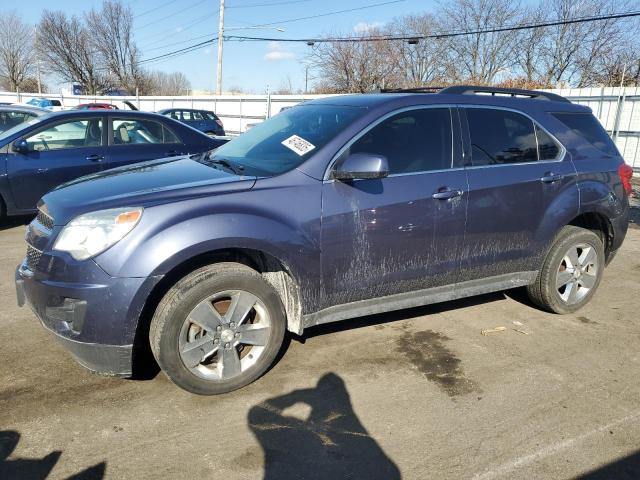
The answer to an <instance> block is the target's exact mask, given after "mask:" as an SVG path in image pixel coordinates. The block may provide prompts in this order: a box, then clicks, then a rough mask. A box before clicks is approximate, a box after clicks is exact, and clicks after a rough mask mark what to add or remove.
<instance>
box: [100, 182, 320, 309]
mask: <svg viewBox="0 0 640 480" xmlns="http://www.w3.org/2000/svg"><path fill="white" fill-rule="evenodd" d="M320 185H321V183H320V182H316V181H314V182H313V183H312V184H311V185H298V186H291V187H284V188H282V189H273V188H264V189H261V188H259V187H258V188H257V189H256V190H251V191H246V192H236V193H230V194H225V195H220V196H216V197H207V198H198V199H189V200H185V201H180V202H176V203H171V204H165V205H158V206H153V207H149V208H147V209H146V210H145V212H144V214H143V216H142V220H141V221H140V224H139V225H138V226H136V228H135V229H134V230H133V231H132V232H131V233H130V234H129V235H128V236H127V237H125V238H124V239H123V240H122V241H120V242H119V243H118V244H116V245H115V246H114V247H112V248H111V249H109V250H107V251H106V252H104V253H102V254H101V255H98V256H97V257H96V258H95V261H96V263H98V265H100V267H102V268H103V269H104V270H105V271H106V272H107V273H108V274H109V275H111V276H114V277H148V276H158V275H164V274H166V273H167V272H169V271H171V270H172V269H173V268H175V267H176V266H178V265H180V264H182V263H183V262H185V261H187V260H189V259H191V258H194V257H197V256H199V255H202V254H204V253H208V252H212V251H216V250H222V249H231V248H234V249H237V248H246V249H253V250H258V251H261V252H264V253H266V254H269V255H271V256H273V257H275V258H277V259H279V260H280V261H281V262H282V263H283V264H284V265H285V266H286V267H287V268H288V269H289V271H290V273H291V274H292V276H293V277H294V280H295V281H296V282H297V283H298V286H299V287H300V289H301V293H302V297H303V298H305V297H306V298H315V297H316V296H317V292H318V291H320V275H319V268H320V247H319V239H320ZM291 199H295V208H285V207H283V205H287V204H291V202H292V200H291ZM306 292H312V293H313V294H312V295H310V296H307V295H305V293H306Z"/></svg>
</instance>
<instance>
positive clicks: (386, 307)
mask: <svg viewBox="0 0 640 480" xmlns="http://www.w3.org/2000/svg"><path fill="white" fill-rule="evenodd" d="M537 275H538V272H537V271H531V272H517V273H508V274H504V275H496V276H495V277H488V278H481V279H477V280H469V281H466V282H460V283H454V284H451V285H444V286H441V287H433V288H425V289H423V290H416V291H414V292H405V293H399V294H396V295H388V296H386V297H380V298H370V299H368V300H360V301H358V302H352V303H345V304H343V305H335V306H333V307H329V308H325V309H323V310H320V311H318V312H315V313H310V314H307V315H303V316H302V320H303V325H304V327H305V328H308V327H313V326H315V325H321V324H323V323H330V322H337V321H339V320H345V319H348V318H356V317H364V316H366V315H374V314H376V313H384V312H390V311H393V310H402V309H403V308H412V307H420V306H423V305H429V304H432V303H440V302H448V301H449V300H456V299H458V298H464V297H472V296H474V295H482V294H483V293H491V292H498V291H500V290H508V289H510V288H516V287H522V286H524V285H530V284H531V283H533V281H534V280H535V279H536V276H537Z"/></svg>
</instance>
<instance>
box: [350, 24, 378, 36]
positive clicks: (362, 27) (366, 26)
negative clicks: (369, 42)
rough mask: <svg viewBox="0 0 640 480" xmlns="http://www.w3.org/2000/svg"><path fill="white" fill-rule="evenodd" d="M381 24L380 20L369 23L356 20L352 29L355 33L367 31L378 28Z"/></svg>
mask: <svg viewBox="0 0 640 480" xmlns="http://www.w3.org/2000/svg"><path fill="white" fill-rule="evenodd" d="M382 25H383V23H382V22H371V23H367V22H358V23H356V24H355V25H354V27H353V31H354V32H356V33H367V32H369V31H371V30H375V29H377V28H380V27H381V26H382Z"/></svg>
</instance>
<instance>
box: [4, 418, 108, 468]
mask: <svg viewBox="0 0 640 480" xmlns="http://www.w3.org/2000/svg"><path fill="white" fill-rule="evenodd" d="M19 442H20V434H19V433H18V432H16V431H15V430H2V431H0V479H2V480H11V479H21V480H24V479H26V480H40V479H45V478H47V477H48V476H49V474H50V473H51V470H53V467H55V466H56V464H57V463H58V460H59V459H60V456H61V455H62V452H61V451H59V450H54V451H53V452H51V453H50V454H48V455H46V456H44V457H42V458H16V459H12V460H9V457H10V456H11V454H12V453H13V452H14V450H15V449H16V447H17V446H18V443H19ZM105 468H106V464H105V463H104V462H102V463H98V464H97V465H94V466H93V467H89V468H87V469H86V470H83V471H81V472H78V473H76V474H75V475H72V476H71V477H67V480H100V479H102V478H103V477H104V473H105Z"/></svg>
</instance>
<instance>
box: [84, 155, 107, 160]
mask: <svg viewBox="0 0 640 480" xmlns="http://www.w3.org/2000/svg"><path fill="white" fill-rule="evenodd" d="M86 159H87V160H89V161H90V162H101V161H102V160H104V156H102V155H88V156H87V158H86Z"/></svg>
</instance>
